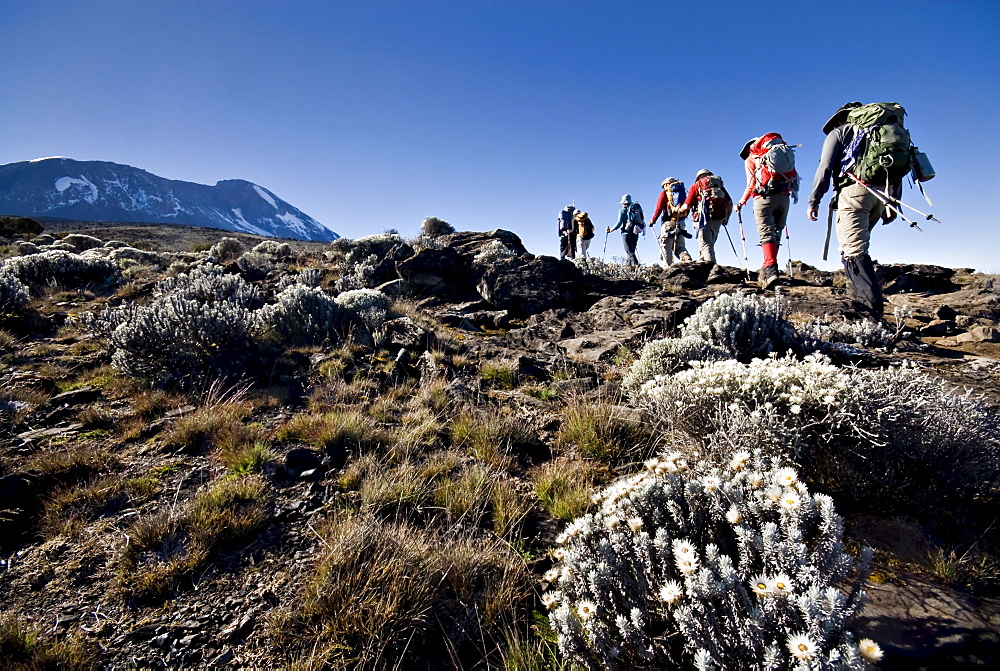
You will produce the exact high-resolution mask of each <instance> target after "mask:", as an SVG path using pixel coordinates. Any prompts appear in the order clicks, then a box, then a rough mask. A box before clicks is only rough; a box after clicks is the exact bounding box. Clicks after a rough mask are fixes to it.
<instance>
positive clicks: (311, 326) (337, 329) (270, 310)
mask: <svg viewBox="0 0 1000 671" xmlns="http://www.w3.org/2000/svg"><path fill="white" fill-rule="evenodd" d="M349 317H350V314H349V312H348V310H347V309H346V308H344V307H341V306H340V305H339V304H338V303H337V301H335V300H334V299H333V297H331V296H329V295H328V294H326V293H324V292H323V291H322V290H321V289H318V288H316V287H307V286H304V285H302V284H293V285H291V286H290V287H288V288H287V289H285V290H284V291H282V292H281V293H280V294H278V300H277V302H275V303H274V304H273V305H267V306H264V307H263V308H261V309H260V310H258V311H257V312H256V313H255V314H254V329H255V331H256V332H257V333H259V334H261V335H265V336H269V337H271V338H274V339H276V340H278V341H279V342H281V343H284V344H287V345H320V344H323V343H327V342H336V341H338V340H340V339H341V338H342V336H343V333H344V330H345V329H346V327H347V323H348V320H349Z"/></svg>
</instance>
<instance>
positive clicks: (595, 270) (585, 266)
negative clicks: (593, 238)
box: [574, 256, 656, 283]
mask: <svg viewBox="0 0 1000 671" xmlns="http://www.w3.org/2000/svg"><path fill="white" fill-rule="evenodd" d="M574 263H575V264H576V265H577V267H579V268H580V270H582V271H583V272H585V273H587V274H589V275H597V276H598V277H601V278H603V279H605V280H612V281H621V280H632V281H639V282H646V283H649V282H652V280H653V276H654V275H655V274H656V268H655V267H654V266H630V265H628V264H626V263H625V259H624V258H622V257H618V256H614V257H612V258H611V261H610V262H608V261H604V260H603V259H598V258H594V257H591V258H588V259H583V258H578V259H576V260H575V261H574Z"/></svg>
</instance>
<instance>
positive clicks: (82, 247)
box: [61, 233, 104, 252]
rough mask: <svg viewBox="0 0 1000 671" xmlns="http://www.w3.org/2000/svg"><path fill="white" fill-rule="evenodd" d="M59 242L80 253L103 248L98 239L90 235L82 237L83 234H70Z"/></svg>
mask: <svg viewBox="0 0 1000 671" xmlns="http://www.w3.org/2000/svg"><path fill="white" fill-rule="evenodd" d="M61 242H63V243H65V244H67V245H73V246H74V247H76V248H77V249H78V250H79V251H81V252H84V251H87V250H88V249H94V248H95V247H103V246H104V241H103V240H101V239H100V238H95V237H94V236H92V235H84V234H83V233H70V234H69V235H67V236H65V237H63V239H62V240H61Z"/></svg>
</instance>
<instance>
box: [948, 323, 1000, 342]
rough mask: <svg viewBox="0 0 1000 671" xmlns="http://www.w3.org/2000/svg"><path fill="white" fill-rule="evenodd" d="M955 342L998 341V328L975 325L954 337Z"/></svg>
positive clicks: (999, 334) (999, 332) (999, 331)
mask: <svg viewBox="0 0 1000 671" xmlns="http://www.w3.org/2000/svg"><path fill="white" fill-rule="evenodd" d="M954 340H955V342H1000V330H998V329H995V328H993V327H992V326H976V327H975V328H973V329H972V330H970V331H968V332H966V333H961V334H959V335H957V336H955V338H954Z"/></svg>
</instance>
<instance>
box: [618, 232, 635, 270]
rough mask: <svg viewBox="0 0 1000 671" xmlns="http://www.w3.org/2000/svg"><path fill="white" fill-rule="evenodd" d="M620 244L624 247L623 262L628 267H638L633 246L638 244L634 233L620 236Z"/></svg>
mask: <svg viewBox="0 0 1000 671" xmlns="http://www.w3.org/2000/svg"><path fill="white" fill-rule="evenodd" d="M622 244H623V245H624V246H625V262H626V263H627V264H628V265H630V266H637V265H639V257H637V256H636V255H635V246H636V245H637V244H639V236H638V235H636V234H635V233H626V234H625V235H623V236H622Z"/></svg>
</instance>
